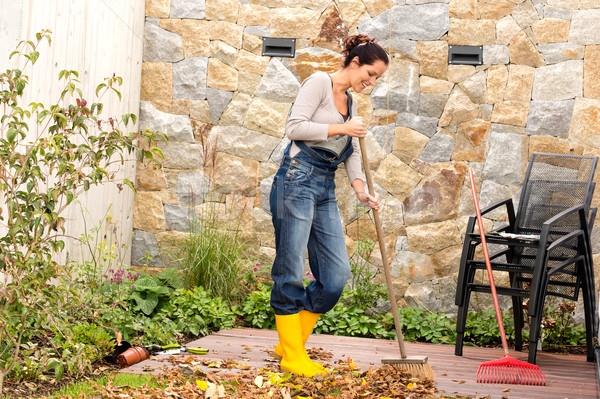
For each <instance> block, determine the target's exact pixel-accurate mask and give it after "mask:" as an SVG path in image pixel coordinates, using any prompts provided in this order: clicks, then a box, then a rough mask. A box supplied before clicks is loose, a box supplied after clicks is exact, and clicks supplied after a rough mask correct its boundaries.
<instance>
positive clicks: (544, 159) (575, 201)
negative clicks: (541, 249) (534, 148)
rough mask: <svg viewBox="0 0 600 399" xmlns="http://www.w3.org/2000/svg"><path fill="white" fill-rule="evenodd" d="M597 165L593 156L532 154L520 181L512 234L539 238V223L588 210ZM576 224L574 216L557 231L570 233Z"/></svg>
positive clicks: (559, 226) (596, 159)
mask: <svg viewBox="0 0 600 399" xmlns="http://www.w3.org/2000/svg"><path fill="white" fill-rule="evenodd" d="M597 163H598V157H595V156H583V155H563V154H545V153H533V154H532V155H531V158H530V159H529V164H528V166H527V172H526V173H525V180H524V181H523V189H522V191H521V198H520V200H519V207H518V209H517V215H516V219H515V230H516V231H515V232H516V233H523V234H538V233H539V232H540V230H541V227H542V223H544V221H546V220H548V219H549V218H551V217H552V216H554V215H556V214H558V213H559V212H561V211H563V210H565V209H567V208H570V207H572V206H574V205H579V204H585V205H586V207H587V208H589V206H590V204H591V201H592V195H593V192H594V186H595V184H594V183H593V178H594V173H595V171H596V164H597ZM578 223H579V221H578V219H577V215H574V217H573V218H572V220H565V221H564V222H563V224H562V225H557V226H556V228H557V229H559V230H564V231H571V230H572V227H576V226H577V225H578Z"/></svg>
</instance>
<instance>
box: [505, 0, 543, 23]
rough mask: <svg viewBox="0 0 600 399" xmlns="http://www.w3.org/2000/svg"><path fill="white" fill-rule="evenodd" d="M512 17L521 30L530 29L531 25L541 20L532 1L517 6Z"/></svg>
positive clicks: (526, 0) (528, 0) (527, 0)
mask: <svg viewBox="0 0 600 399" xmlns="http://www.w3.org/2000/svg"><path fill="white" fill-rule="evenodd" d="M511 16H512V17H513V18H514V19H515V22H516V23H517V24H519V26H520V27H521V29H527V28H529V27H530V26H531V24H533V23H534V22H535V21H537V20H538V19H540V18H539V15H538V12H537V10H536V9H535V7H534V6H533V3H532V1H531V0H525V1H524V2H522V3H521V4H519V5H517V7H516V8H515V9H514V11H513V12H512V13H511Z"/></svg>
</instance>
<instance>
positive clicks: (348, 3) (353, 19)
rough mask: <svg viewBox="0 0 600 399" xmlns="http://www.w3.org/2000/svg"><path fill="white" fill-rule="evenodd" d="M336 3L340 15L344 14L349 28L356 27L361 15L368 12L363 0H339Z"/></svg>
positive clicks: (343, 17)
mask: <svg viewBox="0 0 600 399" xmlns="http://www.w3.org/2000/svg"><path fill="white" fill-rule="evenodd" d="M336 4H337V6H338V9H339V10H340V15H341V16H342V19H343V20H344V22H345V24H346V27H347V28H349V29H352V28H353V27H356V24H357V23H358V21H359V20H360V19H361V17H362V16H365V15H366V13H367V8H366V7H365V5H364V4H363V2H362V1H355V0H338V1H336Z"/></svg>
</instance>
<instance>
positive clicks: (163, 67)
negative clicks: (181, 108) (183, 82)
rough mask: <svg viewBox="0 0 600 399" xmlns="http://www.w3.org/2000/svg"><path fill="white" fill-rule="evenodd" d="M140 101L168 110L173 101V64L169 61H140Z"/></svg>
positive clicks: (164, 110)
mask: <svg viewBox="0 0 600 399" xmlns="http://www.w3.org/2000/svg"><path fill="white" fill-rule="evenodd" d="M140 100H141V101H150V102H151V103H152V105H153V106H154V107H156V108H157V109H159V110H161V111H163V112H169V110H170V108H171V103H172V101H173V64H172V63H170V62H144V63H142V87H141V92H140Z"/></svg>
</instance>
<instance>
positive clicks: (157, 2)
mask: <svg viewBox="0 0 600 399" xmlns="http://www.w3.org/2000/svg"><path fill="white" fill-rule="evenodd" d="M170 12H171V0H146V16H147V17H149V18H169V13H170Z"/></svg>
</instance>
